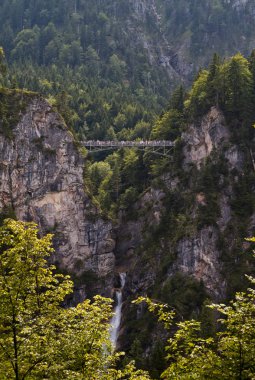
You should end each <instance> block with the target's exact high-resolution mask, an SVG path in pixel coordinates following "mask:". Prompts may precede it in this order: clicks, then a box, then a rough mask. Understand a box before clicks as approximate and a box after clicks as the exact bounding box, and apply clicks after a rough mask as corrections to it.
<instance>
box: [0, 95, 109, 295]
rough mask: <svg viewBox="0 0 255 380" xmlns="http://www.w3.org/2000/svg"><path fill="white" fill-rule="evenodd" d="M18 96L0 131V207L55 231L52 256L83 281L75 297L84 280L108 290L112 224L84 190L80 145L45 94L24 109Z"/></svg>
mask: <svg viewBox="0 0 255 380" xmlns="http://www.w3.org/2000/svg"><path fill="white" fill-rule="evenodd" d="M4 96H7V95H2V97H4ZM8 96H9V98H10V99H11V97H12V94H9V95H8ZM21 96H22V95H21ZM2 99H3V98H2ZM13 99H14V97H13ZM19 101H20V100H19V99H16V100H15V99H14V103H13V105H12V107H13V110H14V109H15V107H16V110H15V112H16V113H17V114H18V119H19V121H18V122H17V123H16V125H12V126H11V127H12V131H11V136H6V135H5V134H3V133H2V134H0V181H1V182H0V208H1V209H2V211H3V212H5V211H6V210H8V209H10V208H11V209H13V211H14V213H15V215H16V217H17V218H18V219H20V220H24V221H35V222H36V223H38V225H39V227H40V230H41V232H42V233H46V232H50V233H53V234H54V240H53V242H54V247H55V249H56V251H55V254H54V257H52V258H51V261H52V262H54V263H55V264H57V266H58V267H59V268H60V269H61V270H65V271H67V272H68V273H71V274H73V275H75V278H76V279H78V280H79V281H78V282H79V283H80V284H82V286H81V287H80V289H79V291H78V293H79V296H78V299H80V298H83V297H84V296H85V293H84V291H85V292H86V290H85V289H84V283H85V284H86V282H87V281H90V290H91V289H93V288H95V291H99V292H101V293H103V294H107V295H110V289H111V279H112V274H113V268H114V261H115V260H114V254H113V249H114V245H115V242H114V240H113V239H112V235H111V231H112V226H111V224H110V223H109V222H107V221H104V220H102V219H101V218H100V217H99V216H98V210H97V209H96V207H95V206H94V205H93V203H92V201H91V199H90V198H89V196H88V195H87V193H88V192H87V191H86V188H85V186H86V183H84V157H83V155H82V151H81V149H80V148H79V147H78V145H77V143H76V142H75V141H74V137H73V135H72V133H71V132H70V131H69V130H68V129H67V127H66V125H65V123H64V122H63V120H62V119H61V117H60V115H59V114H58V113H56V112H54V110H53V109H52V107H51V106H50V105H49V104H48V103H47V102H46V101H45V100H43V99H41V98H40V97H38V96H32V97H30V98H29V100H28V101H27V104H26V107H25V108H24V109H22V110H21V109H19ZM15 102H16V103H15ZM13 112H14V111H13ZM18 119H17V120H18ZM93 279H94V280H93ZM102 284H104V285H103V286H102ZM107 285H109V287H107ZM78 293H77V294H78Z"/></svg>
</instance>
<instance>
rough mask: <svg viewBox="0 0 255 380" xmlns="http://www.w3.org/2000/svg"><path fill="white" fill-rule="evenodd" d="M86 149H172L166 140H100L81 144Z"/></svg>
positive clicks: (170, 142)
mask: <svg viewBox="0 0 255 380" xmlns="http://www.w3.org/2000/svg"><path fill="white" fill-rule="evenodd" d="M81 143H82V145H83V146H85V147H87V148H93V147H97V148H125V147H136V148H146V147H163V148H165V147H172V146H174V142H173V141H168V140H150V141H149V140H148V141H101V140H87V141H82V142H81Z"/></svg>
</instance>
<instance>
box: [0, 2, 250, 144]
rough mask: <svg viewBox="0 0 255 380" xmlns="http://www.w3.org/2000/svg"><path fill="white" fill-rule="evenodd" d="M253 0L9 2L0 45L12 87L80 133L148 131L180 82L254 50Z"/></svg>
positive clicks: (0, 24)
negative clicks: (42, 101)
mask: <svg viewBox="0 0 255 380" xmlns="http://www.w3.org/2000/svg"><path fill="white" fill-rule="evenodd" d="M252 3H253V2H252V1H247V2H246V3H245V5H240V4H239V5H238V2H236V1H234V0H232V1H225V0H214V1H211V0H208V1H204V0H196V1H195V2H194V1H190V0H181V1H180V0H178V1H176V0H171V1H165V0H160V1H157V2H156V3H155V4H154V5H155V7H154V6H153V4H152V5H151V4H150V2H148V4H147V5H146V7H145V6H143V5H142V4H140V3H139V4H137V3H136V2H135V1H132V0H129V1H124V0H121V1H120V0H107V1H101V0H70V1H67V0H65V1H59V0H54V1H47V0H37V1H33V0H11V1H10V0H3V1H2V3H1V9H0V46H3V48H4V50H5V53H6V56H7V59H8V62H9V65H10V77H9V79H10V83H11V85H12V86H16V85H17V84H18V86H19V87H25V88H27V89H29V90H35V91H39V92H40V93H43V94H44V95H45V96H46V97H48V98H49V100H50V101H51V102H52V103H53V104H56V105H57V106H59V108H60V110H61V112H62V113H63V114H64V116H65V118H66V120H67V122H68V124H69V125H71V126H72V127H74V128H75V129H76V131H78V132H79V133H80V135H81V136H83V137H88V138H96V139H97V138H100V139H103V138H110V137H111V138H113V137H114V138H115V137H116V135H117V138H120V139H123V138H125V139H129V138H130V139H133V138H137V137H146V136H147V135H146V129H148V128H149V126H150V125H151V124H152V122H153V120H154V119H155V115H156V114H158V113H159V112H160V111H161V110H162V108H163V107H165V106H166V104H167V98H168V97H169V94H170V92H171V90H172V89H173V87H174V85H175V84H176V83H177V80H178V81H181V80H183V79H184V81H186V80H187V77H189V79H191V78H192V76H193V74H194V73H195V72H196V68H197V67H199V65H200V64H201V65H204V64H207V63H208V61H209V60H210V58H211V56H212V54H213V52H215V51H217V52H218V53H220V54H229V53H232V52H234V51H237V50H239V49H241V50H242V53H245V54H246V55H248V54H249V50H250V49H251V48H250V46H252V44H251V43H250V41H252V38H253V33H254V29H253V28H252V25H253V21H252V20H251V16H250V15H251V14H252V12H253V7H254V5H253V4H252ZM223 37H224V38H223ZM149 41H151V46H149V47H148V49H146V48H145V46H146V45H147V44H148V43H149ZM160 41H161V42H160ZM166 41H167V42H166ZM149 45H150V43H149ZM179 49H180V51H179ZM161 50H162V51H164V53H163V56H164V54H166V55H169V56H170V66H171V67H172V69H171V70H173V71H174V72H175V74H176V75H174V77H172V76H171V75H170V76H169V74H168V73H167V69H166V67H164V63H163V61H164V59H163V58H162V57H161V55H162V54H161V53H160V51H161ZM160 54H161V55H160ZM162 60H163V61H162ZM184 62H186V65H187V66H190V68H188V69H182V66H183V65H184ZM191 62H192V63H195V65H194V67H193V68H192V65H191V64H190V63H191ZM184 66H185V65H184ZM182 71H183V72H182ZM186 71H187V73H188V74H186Z"/></svg>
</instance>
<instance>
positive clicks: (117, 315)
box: [110, 273, 126, 348]
mask: <svg viewBox="0 0 255 380" xmlns="http://www.w3.org/2000/svg"><path fill="white" fill-rule="evenodd" d="M119 276H120V285H121V287H120V289H117V290H116V291H115V294H116V299H117V305H116V307H115V309H114V315H113V317H112V319H111V327H110V339H111V342H112V345H113V347H114V348H115V347H116V344H117V339H118V333H119V328H120V322H121V308H122V290H123V288H124V286H125V282H126V273H120V274H119Z"/></svg>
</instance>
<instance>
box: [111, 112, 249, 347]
mask: <svg viewBox="0 0 255 380" xmlns="http://www.w3.org/2000/svg"><path fill="white" fill-rule="evenodd" d="M235 127H236V126H235ZM250 153H251V152H249V150H248V149H246V148H245V146H244V145H239V143H238V142H237V141H236V139H234V138H233V132H232V131H231V128H230V127H229V126H228V125H227V122H226V120H225V118H224V116H223V114H222V113H221V112H220V111H219V110H218V109H217V108H212V109H211V110H210V112H209V113H208V114H207V115H205V116H204V117H203V118H202V119H201V120H200V121H197V122H196V123H194V124H190V125H189V126H187V128H186V130H185V132H184V133H183V134H182V149H181V155H180V156H181V160H180V162H179V163H178V165H177V166H178V170H176V166H175V165H174V163H173V164H172V166H171V164H170V169H169V171H168V173H165V175H164V176H163V177H162V178H161V185H160V186H159V187H155V185H154V187H152V188H151V189H149V190H148V191H147V192H146V193H145V194H143V196H142V197H141V199H140V200H139V201H138V202H137V204H136V205H135V206H134V209H135V210H136V211H139V217H138V218H137V219H136V220H125V215H124V216H123V223H122V225H121V226H120V228H119V231H118V237H119V239H118V241H117V249H116V256H117V266H118V265H120V267H121V265H122V267H121V270H122V271H123V269H125V270H127V272H128V276H127V284H126V297H127V299H128V300H129V299H132V298H133V297H137V295H138V294H142V295H145V294H148V295H149V296H151V297H153V298H156V299H161V300H163V301H164V302H168V303H169V304H170V305H171V306H173V307H175V308H176V307H177V309H178V308H179V307H180V304H183V303H184V304H190V305H191V304H193V309H192V310H193V312H194V310H196V309H197V310H198V309H199V308H201V306H202V304H201V302H203V301H201V299H200V300H199V299H198V298H197V300H196V301H194V299H195V298H196V295H197V294H198V293H199V289H200V287H199V286H200V285H201V286H202V287H203V288H204V291H205V294H204V296H202V298H203V297H210V298H212V299H213V300H216V301H220V300H223V299H225V298H226V297H227V296H228V295H229V294H230V293H231V292H232V291H234V290H235V289H236V287H238V286H240V287H241V284H242V283H243V282H244V281H245V277H244V273H249V272H250V271H251V270H252V268H253V264H251V259H252V255H251V252H250V251H249V246H248V245H247V243H245V242H244V238H245V237H247V236H250V235H252V234H254V230H255V224H254V214H253V211H252V209H253V206H252V204H253V201H251V203H250V206H249V207H250V208H249V209H247V210H246V211H245V212H244V213H243V209H242V207H246V206H243V205H241V206H240V205H239V203H238V202H239V200H240V199H239V198H240V197H242V196H246V195H242V194H241V193H242V191H240V189H239V187H238V186H240V183H242V181H246V180H245V178H247V177H249V176H250V174H251V173H252V171H253V170H254V169H253V166H252V159H251V156H250ZM171 168H172V169H171ZM247 183H248V182H247ZM252 183H253V182H250V183H249V184H246V185H245V188H246V189H248V188H249V190H245V191H249V195H251V196H252V197H253V199H254V184H253V185H252ZM236 187H238V191H236ZM252 194H253V195H252ZM244 202H248V198H246V199H245V200H244ZM241 252H246V253H244V254H242V253H241ZM123 265H124V268H123ZM238 276H239V277H240V280H238V281H239V282H238V284H237V283H235V281H236V279H237V278H238ZM188 278H190V279H193V280H194V281H195V282H194V283H190V281H192V280H188ZM180 279H181V280H180ZM195 283H196V284H197V285H195ZM199 284H200V285H199ZM192 287H194V288H193V289H195V290H194V293H193V292H192V290H191V289H192ZM179 291H180V292H181V293H182V294H179V293H178V292H179ZM185 297H187V298H185ZM128 305H129V303H128V302H127V303H126V308H127V310H126V312H124V315H125V314H127V316H128V315H130V313H132V310H133V309H132V308H131V309H130V306H128ZM181 308H182V307H181ZM183 310H185V308H184V309H183ZM183 312H184V311H183ZM133 313H134V314H132V316H133V318H135V319H136V320H137V324H138V325H139V320H140V318H142V316H143V312H142V311H141V310H137V311H136V312H135V311H134V310H133ZM143 324H146V321H143V322H141V326H140V329H143V327H142V326H143ZM125 325H126V326H129V321H128V317H127V319H124V326H125ZM125 331H126V330H125V329H124V330H123V334H124V335H123V336H124V338H123V339H122V340H121V343H122V344H123V345H125V344H126V339H127V336H125ZM129 334H130V331H129ZM136 334H138V335H139V329H138V331H136ZM141 341H142V342H143V338H141ZM143 344H145V345H146V343H145V342H143ZM126 349H128V347H127V346H126Z"/></svg>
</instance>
